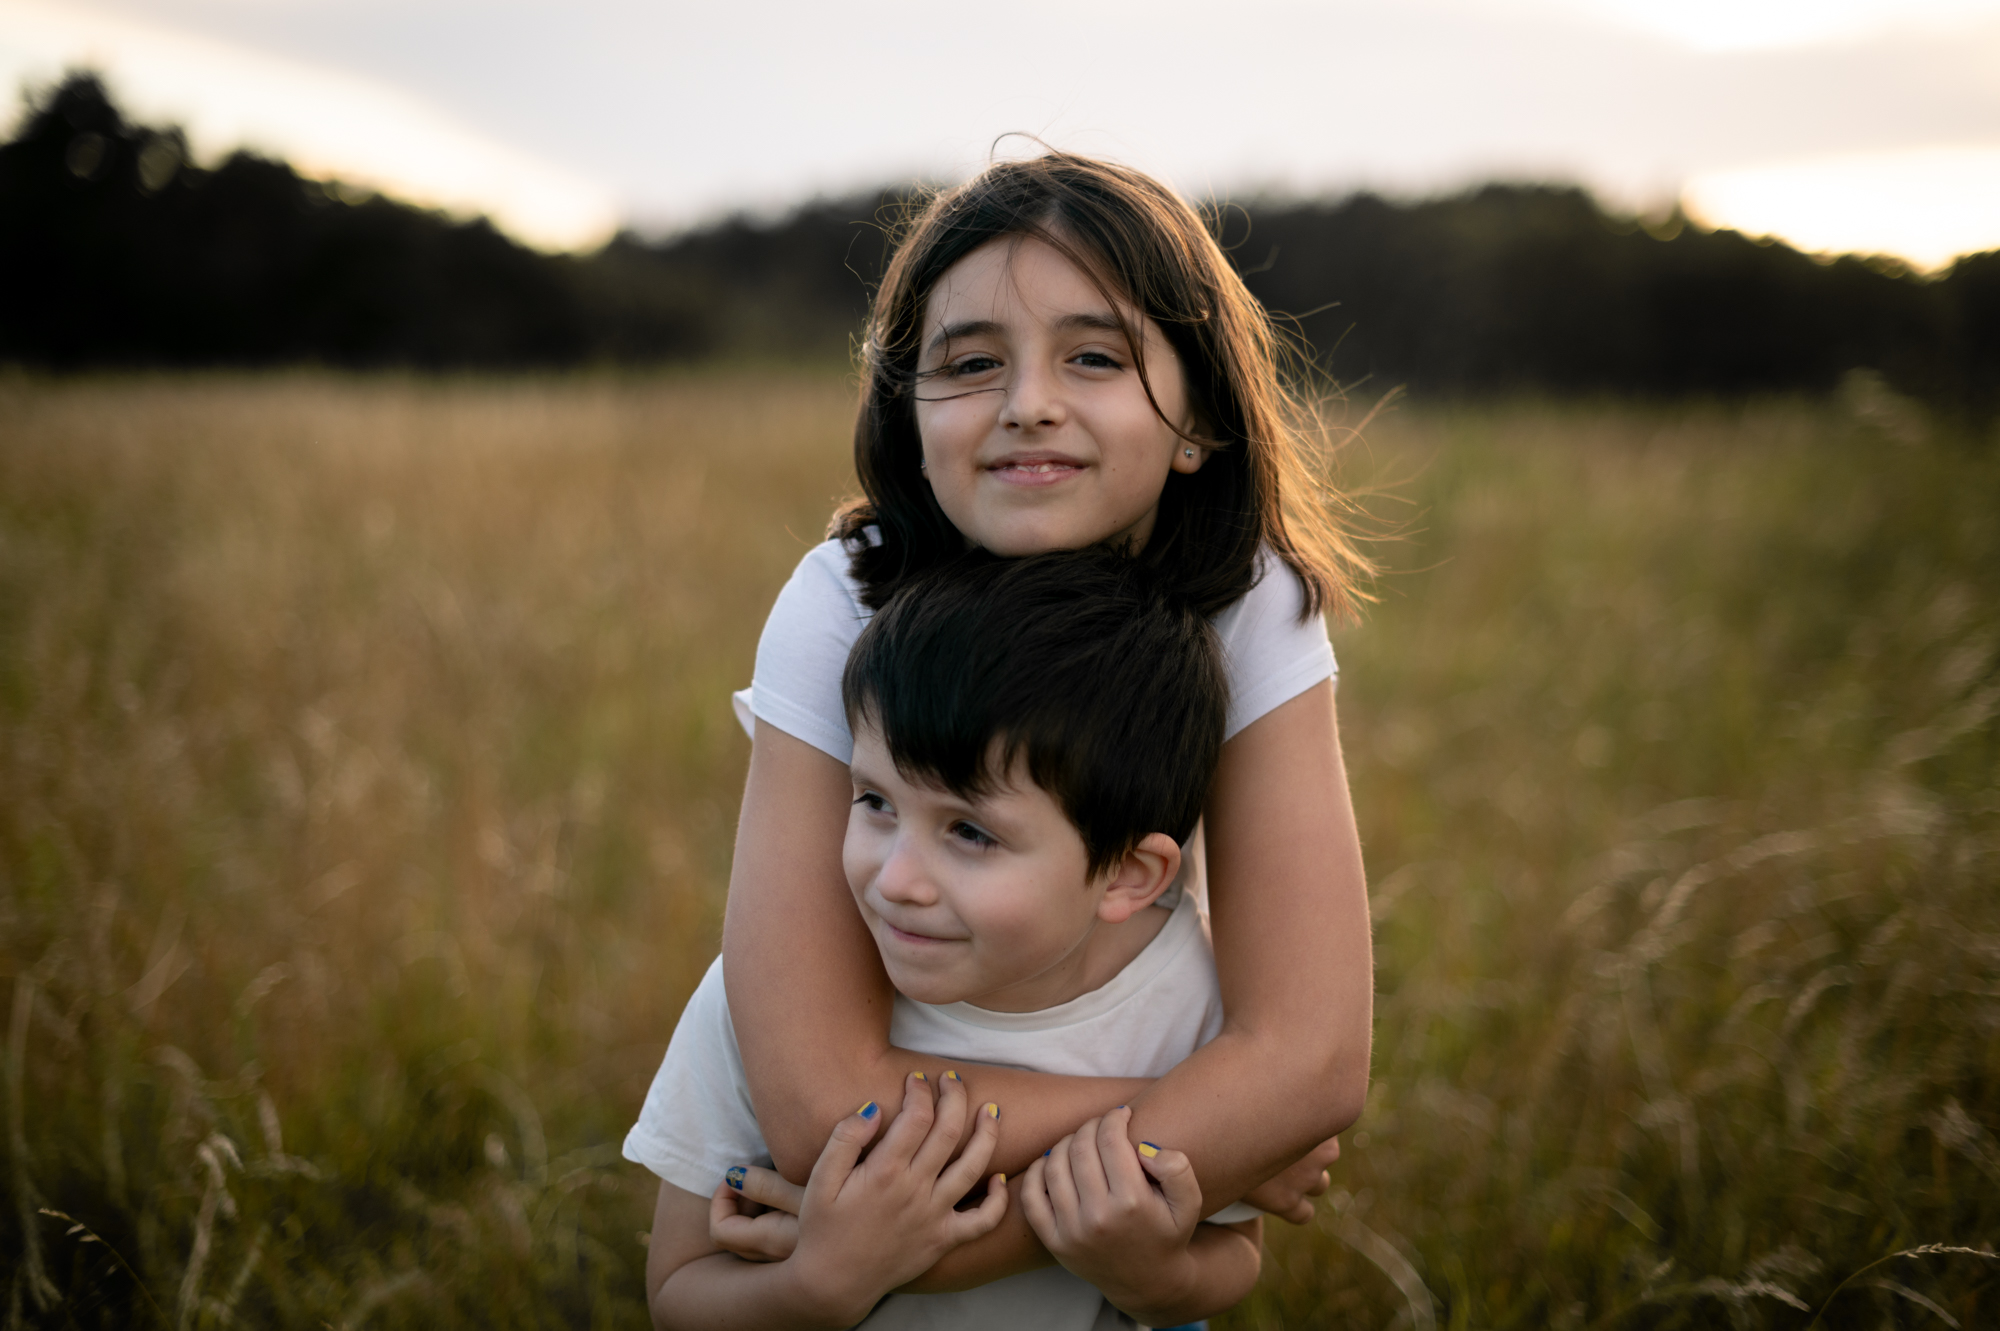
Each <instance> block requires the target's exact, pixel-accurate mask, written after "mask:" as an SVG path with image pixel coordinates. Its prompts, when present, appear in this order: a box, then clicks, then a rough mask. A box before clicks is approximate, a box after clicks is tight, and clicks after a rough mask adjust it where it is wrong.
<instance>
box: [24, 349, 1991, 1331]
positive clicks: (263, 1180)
mask: <svg viewBox="0 0 2000 1331" xmlns="http://www.w3.org/2000/svg"><path fill="white" fill-rule="evenodd" d="M850 402H851V386H850V385H849V384H848V383H847V382H846V381H845V380H843V379H842V378H840V377H839V376H838V375H834V374H827V375H819V376H816V375H813V374H810V373H805V372H795V371H776V370H772V371H759V370H754V369H744V370H731V371H713V372H702V373H693V372H690V373H687V374H684V375H673V376H660V377H631V378H620V377H591V376H580V377H571V378H547V379H528V380H506V381H501V380H472V379H467V380H425V379H416V378H394V377H385V378H365V379H356V378H343V377H337V376H331V375H316V374H300V375H287V376H270V377H241V378H238V377H227V376H216V377H192V378H168V377H161V378H148V377H135V378H114V379H79V380H67V381H47V380H38V379H32V378H20V377H16V378H11V379H0V970H4V972H5V973H4V975H0V1003H4V1004H5V1009H6V1013H7V1020H6V1039H7V1043H6V1046H5V1051H4V1052H5V1060H4V1075H5V1093H6V1102H5V1113H6V1134H5V1139H4V1141H5V1145H4V1151H5V1156H6V1160H5V1166H4V1177H0V1186H4V1187H5V1188H6V1189H7V1191H8V1202H7V1205H6V1206H5V1207H4V1208H0V1254H5V1256H4V1257H0V1272H5V1273H6V1276H5V1280H6V1284H5V1290H4V1296H5V1298H6V1300H7V1303H6V1309H5V1313H4V1316H5V1318H6V1320H7V1323H8V1324H9V1325H37V1326H51V1327H67V1326H78V1327H97V1326H106V1327H111V1326H116V1327H132V1326H145V1325H158V1324H165V1325H170V1326H173V1327H176V1328H191V1327H222V1326H232V1325H241V1326H259V1327H261V1326H300V1327H320V1326H333V1327H338V1328H359V1327H363V1326H368V1327H394V1326H409V1327H439V1326H443V1327H451V1326H465V1327H473V1326H479V1327H489V1326H491V1327H517V1326H518V1327H531V1326H532V1327H540V1326H593V1327H595V1326H625V1327H638V1326H643V1325H644V1324H645V1312H644V1307H643V1301H642V1298H641V1289H640V1271H641V1266H642V1262H643V1250H642V1248H641V1246H640V1239H639V1237H638V1233H639V1231H640V1230H642V1229H643V1228H644V1227H645V1225H646V1224H647V1223H648V1219H649V1216H650V1202H651V1196H652V1192H653V1184H652V1181H651V1179H650V1176H648V1175H645V1174H644V1173H643V1171H640V1170H638V1169H637V1168H636V1167H634V1166H630V1165H627V1164H625V1163H624V1162H623V1161H621V1160H620V1158H619V1156H618V1143H619V1141H620V1139H621V1137H622V1135H623V1132H624V1129H625V1127H626V1126H627V1125H628V1124H629V1122H630V1120H631V1118H632V1116H633V1115H634V1113H635V1112H636V1109H637V1106H638V1103H639V1101H640V1098H641V1096H642V1095H643V1092H644V1089H645V1086H646V1083H647V1081H648V1079H649V1078H650V1076H651V1073H652V1070H653V1067H654V1065H655V1064H656V1062H657V1060H658V1057H659V1054H660V1052H661V1050H662V1049H663V1048H664V1046H665V1043H666V1039H667V1037H668V1035H669V1033H670V1032H671V1030H672V1027H673V1022H674V1018H675V1016H676V1014H677V1013H678V1010H679V1005H680V1003H681V1001H682V1000H683V999H684V998H685V996H686V994H687V992H688V991H689V989H690V988H691V987H692V985H693V984H694V982H695V980H696V979H697V978H698V977H699V975H700V972H701V970H702V968H703V967H704V966H705V965H706V963H707V961H708V959H709V958H710V957H711V956H712V955H713V954H714V950H715V947H716V944H717V935H718V929H719V922H720V915H721V903H722V899H723V894H724V891H725V886H726V883H727V876H728V863H729V853H730V841H731V836H732V824H733V814H734V809H735V804H736V798H737V793H738V789H739V786H740V782H741V779H742V774H743V770H744V765H745V761H746V758H747V754H748V744H747V742H746V741H745V740H744V738H743V737H742V734H741V732H740V731H739V730H738V729H737V728H736V725H735V722H734V720H733V719H732V717H731V716H730V712H729V707H728V696H727V695H728V692H729V690H730V689H732V688H734V687H738V686H740V685H741V684H743V683H746V682H747V681H748V678H749V672H750V666H751V659H752V654H753V652H754V649H755V643H756V636H757V632H758V629H759V627H760V625H761V623H762V620H763V616H764V613H765V611H766V609H767V608H768V606H769V604H770V601H771V599H772V597H773V596H774V595H775V593H776V591H777V588H778V587H779V585H781V583H782V582H783V580H784V578H785V577H786V575H787V574H788V572H789V570H790V568H791V566H792V564H793V563H794V562H795V561H796V560H797V558H798V557H799V555H800V554H801V553H802V552H803V551H804V550H805V548H806V547H807V546H809V545H810V544H811V543H812V542H813V541H815V540H816V539H817V537H818V535H819V532H820V530H821V528H822V526H823V525H824V522H825V519H826V515H827V513H828V510H829V508H830V507H831V504H832V502H833V501H834V500H835V498H836V497H838V496H840V495H842V494H844V493H846V491H847V489H848V487H849V485H850V479H849V475H850V474H849V470H848V467H847V465H846V460H845V440H846V436H847V427H848V412H849V409H850ZM1862 405H1864V406H1865V405H1866V404H1865V403H1864V404H1862ZM1342 468H1343V478H1344V479H1345V480H1346V481H1347V482H1348V483H1350V484H1353V485H1356V486H1360V487H1363V488H1370V489H1375V490H1376V491H1377V492H1378V493H1377V494H1376V496H1375V497H1374V498H1373V499H1371V500H1370V501H1369V506H1370V508H1371V511H1372V512H1373V513H1374V514H1375V517H1376V527H1377V529H1378V530H1386V531H1391V532H1393V533H1394V538H1393V539H1389V540H1385V541H1383V542H1382V543H1380V544H1379V545H1377V546H1376V547H1375V549H1376V551H1377V553H1378V554H1379V555H1380V556H1381V557H1382V558H1383V559H1384V561H1385V562H1386V564H1387V565H1388V566H1389V567H1390V570H1391V571H1390V572H1389V573H1388V574H1387V576H1385V577H1384V579H1383V580H1382V581H1381V583H1380V584H1379V585H1378V587H1377V591H1378V593H1379V595H1380V601H1379V603H1378V604H1377V605H1376V606H1375V607H1374V608H1373V609H1371V611H1370V612H1369V613H1368V615H1367V616H1366V617H1365V619H1364V620H1363V621H1362V622H1361V623H1359V624H1356V625H1349V626H1343V627H1340V628H1339V629H1338V630H1337V631H1336V636H1335V641H1336V650H1337V651H1338V653H1339V654H1340V658H1341V661H1342V665H1343V673H1342V680H1343V682H1342V685H1341V701H1342V714H1343V725H1344V728H1345V731H1346V736H1347V744H1348V748H1349V762H1350V765H1351V769H1352V774H1353V779H1354V784H1355V798H1356V802H1357V806H1358V809H1359V813H1360V817H1361V823H1362V831H1363V838H1364V843H1365V846H1366V851H1367V855H1368V861H1369V868H1370V878H1371V882H1372V889H1371V892H1372V898H1373V905H1374V915H1375V922H1376V956H1377V964H1378V991H1379V992H1378V1000H1377V1021H1376V1056H1375V1081H1374V1086H1373V1090H1372V1093H1371V1098H1370V1101H1369V1106H1368V1110H1367V1113H1366V1115H1365V1116H1364V1118H1363V1120H1362V1121H1361V1123H1360V1124H1358V1125H1357V1127H1356V1129H1355V1131H1354V1132H1352V1133H1351V1134H1349V1136H1348V1138H1347V1139H1346V1144H1345V1155H1344V1158H1343V1159H1342V1161H1341V1162H1340V1164H1339V1165H1338V1166H1337V1167H1336V1170H1335V1174H1336V1178H1335V1191H1334V1193H1333V1194H1332V1195H1331V1196H1330V1198H1329V1199H1328V1200H1327V1201H1326V1202H1324V1203H1323V1204H1322V1206H1321V1208H1320V1217H1319V1219H1318V1220H1317V1221H1316V1222H1315V1223H1314V1224H1313V1225H1311V1226H1309V1227H1307V1228H1305V1229H1302V1230H1293V1229H1289V1228H1288V1227H1286V1226H1283V1225H1275V1226H1273V1233H1272V1238H1271V1242H1270V1245H1269V1249H1270V1257H1269V1260H1268V1262H1267V1266H1266V1275H1265V1278H1264V1280H1263V1282H1262V1283H1261V1285H1260V1286H1259V1288H1258V1291H1257V1292H1256V1294H1255V1295H1253V1297H1252V1298H1251V1300H1250V1301H1248V1302H1247V1303H1246V1304H1245V1305H1244V1306H1243V1307H1242V1308H1240V1309H1239V1310H1237V1311H1236V1312H1235V1313H1233V1314H1231V1315H1230V1316H1229V1317H1227V1318H1224V1319H1222V1320H1221V1322H1220V1323H1219V1324H1218V1325H1219V1327H1228V1328H1250V1327H1257V1328H1264V1327H1274V1328H1275V1327H1311V1326H1322V1325H1326V1326H1349V1325H1352V1326H1386V1325H1392V1324H1393V1325H1398V1326H1401V1327H1405V1328H1412V1329H1413V1331H1416V1329H1421V1328H1430V1327H1433V1326H1451V1327H1542V1326H1562V1327H1578V1328H1583V1327H1612V1326H1617V1327H1668V1326H1708V1325H1723V1324H1731V1325H1741V1326H1771V1327H1804V1326H1806V1325H1808V1324H1809V1323H1810V1322H1811V1321H1812V1320H1813V1318H1814V1316H1815V1314H1817V1313H1820V1312H1821V1310H1822V1309H1824V1317H1823V1321H1824V1324H1825V1325H1829V1326H1863V1325H1865V1326H1868V1327H1871V1328H1872V1327H1877V1326H1880V1325H1883V1324H1885V1323H1887V1324H1891V1325H1898V1326H1902V1325H1909V1326H1917V1325H1931V1324H1934V1323H1935V1324H1938V1325H1956V1326H1964V1327H1976V1326H1980V1325H1986V1324H1990V1323H1991V1322H1993V1321H1994V1319H1995V1317H1996V1310H2000V1261H1996V1260H1994V1259H1993V1258H1992V1257H1991V1255H1990V1254H1991V1253H1992V1251H1993V1245H1994V1243H1995V1242H1996V1241H2000V518H1997V517H1996V516H1995V513H1996V511H2000V450H1996V449H1995V448H1994V447H1993V446H1992V445H1991V444H1987V445H1984V446H1978V447H1975V446H1973V445H1972V444H1970V443H1968V442H1966V441H1964V440H1960V439H1954V438H1952V437H1949V436H1945V435H1939V436H1937V437H1930V436H1928V435H1927V434H1926V432H1925V431H1924V430H1923V429H1922V428H1921V422H1913V421H1912V420H1911V419H1908V418H1901V417H1893V416H1892V417H1884V416H1883V414H1882V413H1881V412H1879V411H1876V412H1873V413H1872V414H1871V412H1869V411H1859V412H1857V411H1856V410H1854V409H1853V407H1852V405H1851V404H1850V405H1847V406H1843V405H1814V404H1800V403H1775V404H1765V405H1757V406H1750V407H1742V408H1723V407H1717V406H1709V407H1687V408H1677V409H1672V410H1668V409H1664V408H1661V409H1639V408H1620V407H1614V406H1578V405H1572V406H1560V405H1549V404H1521V405H1516V406H1511V407H1487V408H1481V409H1477V410H1474V409H1459V410H1451V409H1444V408H1429V409H1419V408H1415V407H1404V408H1403V409H1401V410H1398V411H1391V412H1389V413H1387V414H1386V415H1385V416H1383V417H1381V418H1379V419H1378V420H1377V421H1376V422H1375V423H1374V424H1373V425H1372V426H1371V427H1370V428H1369V430H1368V432H1367V434H1366V436H1365V438H1364V439H1363V440H1361V441H1360V442H1359V443H1356V444H1353V445H1351V446H1349V447H1348V448H1347V449H1346V450H1345V451H1344V453H1343V456H1342ZM49 1212H59V1213H61V1214H60V1215H51V1214H49ZM78 1226H81V1228H78ZM1926 1245H1943V1246H1944V1247H1946V1248H1955V1249H1960V1250H1963V1251H1957V1252H1953V1251H1937V1252H1927V1253H1921V1254H1916V1255H1910V1256H1901V1257H1893V1258H1890V1259H1889V1260H1887V1261H1885V1262H1881V1263H1880V1264H1879V1265H1873V1266H1871V1265H1870V1263H1874V1262H1876V1261H1877V1260H1878V1259H1881V1258H1884V1257H1888V1255H1889V1254H1892V1253H1897V1252H1900V1251H1902V1250H1906V1249H1912V1248H1918V1247H1923V1246H1926ZM1849 1277H1854V1278H1852V1279H1849ZM1843 1281H1845V1282H1846V1283H1845V1284H1843V1283H1842V1282H1843Z"/></svg>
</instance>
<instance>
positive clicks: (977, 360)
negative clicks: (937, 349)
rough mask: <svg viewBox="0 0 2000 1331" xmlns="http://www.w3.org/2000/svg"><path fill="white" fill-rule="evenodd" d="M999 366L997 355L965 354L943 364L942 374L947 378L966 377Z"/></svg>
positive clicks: (986, 371)
mask: <svg viewBox="0 0 2000 1331" xmlns="http://www.w3.org/2000/svg"><path fill="white" fill-rule="evenodd" d="M999 368H1000V361H999V359H998V358H997V357H994V356H987V355H971V356H967V357H966V358H965V359H964V360H955V361H953V362H952V363H951V364H949V365H947V366H945V367H944V374H945V376H946V377H947V378H952V379H968V378H971V377H972V376H973V375H977V374H989V373H991V372H992V371H994V370H997V369H999Z"/></svg>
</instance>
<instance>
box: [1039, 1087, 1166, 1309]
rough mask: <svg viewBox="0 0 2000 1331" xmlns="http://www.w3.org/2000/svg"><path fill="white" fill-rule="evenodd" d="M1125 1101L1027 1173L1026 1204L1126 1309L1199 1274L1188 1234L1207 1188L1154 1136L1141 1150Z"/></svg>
mask: <svg viewBox="0 0 2000 1331" xmlns="http://www.w3.org/2000/svg"><path fill="white" fill-rule="evenodd" d="M1131 1121H1132V1111H1131V1110H1130V1109H1127V1108H1125V1107H1124V1106H1122V1105H1121V1106H1119V1107H1118V1108H1117V1109H1114V1110H1112V1111H1111V1112H1110V1113H1108V1114H1106V1115H1105V1116H1104V1117H1102V1118H1095V1119H1092V1120H1091V1121H1090V1122H1088V1123H1086V1124H1084V1125H1083V1126H1082V1127H1080V1128H1078V1129H1077V1130H1076V1131H1075V1132H1073V1133H1071V1134H1070V1135H1069V1136H1067V1137H1065V1138H1063V1139H1062V1140H1061V1141H1060V1142H1057V1143H1056V1144H1055V1146H1054V1147H1053V1148H1051V1149H1050V1151H1049V1154H1047V1155H1045V1156H1043V1157H1042V1158H1041V1159H1040V1160H1037V1161H1035V1163H1034V1164H1032V1165H1030V1166H1028V1172H1027V1174H1025V1175H1024V1176H1023V1177H1022V1178H1021V1181H1020V1182H1021V1210H1022V1213H1023V1214H1024V1215H1026V1216H1027V1218H1028V1224H1029V1225H1031V1226H1032V1227H1033V1228H1034V1231H1035V1237H1036V1238H1039V1239H1040V1240H1041V1241H1042V1245H1043V1246H1044V1247H1046V1248H1047V1249H1048V1250H1049V1252H1050V1253H1052V1254H1054V1256H1055V1258H1056V1260H1057V1261H1059V1262H1061V1263H1062V1264H1063V1266H1064V1267H1065V1268H1066V1269H1068V1270H1070V1271H1072V1272H1074V1273H1075V1274H1077V1275H1079V1276H1081V1277H1082V1278H1083V1279H1085V1280H1088V1281H1089V1282H1090V1283H1091V1284H1093V1285H1095V1286H1097V1288H1098V1289H1100V1290H1101V1291H1103V1293H1104V1296H1105V1297H1106V1298H1107V1299H1109V1300H1111V1302H1112V1304H1113V1305H1115V1306H1117V1307H1119V1308H1129V1307H1132V1306H1138V1305H1152V1306H1157V1305H1159V1304H1160V1303H1163V1302H1169V1301H1171V1300H1172V1299H1174V1298H1175V1297H1177V1296H1178V1294H1179V1292H1180V1290H1181V1289H1182V1288H1183V1287H1185V1286H1187V1285H1188V1284H1189V1283H1190V1282H1192V1281H1193V1280H1194V1279H1195V1278H1196V1272H1195V1270H1194V1266H1193V1262H1192V1259H1191V1258H1190V1256H1189V1254H1188V1240H1189V1239H1190V1238H1191V1237H1192V1236H1193V1234H1194V1227H1195V1226H1196V1225H1197V1224H1199V1223H1200V1222H1201V1185H1200V1184H1198V1183H1196V1182H1195V1177H1194V1170H1193V1169H1192V1168H1190V1167H1189V1165H1188V1158H1187V1157H1186V1156H1185V1155H1183V1154H1181V1153H1180V1152H1179V1151H1168V1150H1163V1149H1161V1148H1160V1147H1157V1146H1154V1145H1152V1144H1151V1143H1150V1142H1148V1143H1142V1144H1141V1146H1140V1147H1139V1148H1138V1149H1137V1150H1135V1149H1133V1146H1132V1143H1131V1141H1130V1140H1128V1139H1127V1137H1126V1135H1125V1133H1126V1128H1127V1125H1128V1124H1130V1123H1131Z"/></svg>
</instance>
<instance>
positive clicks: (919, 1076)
mask: <svg viewBox="0 0 2000 1331" xmlns="http://www.w3.org/2000/svg"><path fill="white" fill-rule="evenodd" d="M910 1075H911V1076H912V1077H915V1078H916V1079H917V1080H918V1081H923V1080H924V1074H923V1073H921V1072H912V1073H911V1074H910Z"/></svg>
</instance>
